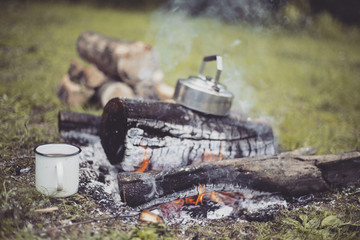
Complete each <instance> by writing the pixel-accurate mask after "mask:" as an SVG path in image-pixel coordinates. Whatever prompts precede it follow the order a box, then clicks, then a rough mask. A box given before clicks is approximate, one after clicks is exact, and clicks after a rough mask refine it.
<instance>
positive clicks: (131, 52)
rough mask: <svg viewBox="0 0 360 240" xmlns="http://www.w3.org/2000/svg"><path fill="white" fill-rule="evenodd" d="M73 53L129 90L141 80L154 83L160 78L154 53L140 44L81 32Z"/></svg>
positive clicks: (146, 46)
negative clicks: (122, 83) (122, 82)
mask: <svg viewBox="0 0 360 240" xmlns="http://www.w3.org/2000/svg"><path fill="white" fill-rule="evenodd" d="M77 51H78V53H79V55H80V57H82V58H83V59H84V60H86V61H88V62H90V63H93V64H95V65H96V66H97V68H99V69H100V70H101V71H103V72H104V73H105V74H106V75H107V76H109V77H111V78H115V79H116V78H121V80H122V81H124V82H125V83H127V84H129V85H130V86H132V87H135V86H136V85H137V84H138V83H139V82H142V81H150V82H154V83H157V82H160V81H161V80H162V78H163V74H162V71H161V70H160V64H159V60H158V57H157V55H156V53H155V51H154V50H153V48H152V47H151V46H150V45H148V44H146V43H143V42H140V41H136V42H129V41H123V40H118V39H114V38H110V37H106V36H103V35H101V34H98V33H94V32H84V33H82V34H81V35H80V36H79V38H78V40H77Z"/></svg>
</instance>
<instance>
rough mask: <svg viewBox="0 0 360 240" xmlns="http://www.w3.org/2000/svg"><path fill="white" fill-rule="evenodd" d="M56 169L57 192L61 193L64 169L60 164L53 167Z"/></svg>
mask: <svg viewBox="0 0 360 240" xmlns="http://www.w3.org/2000/svg"><path fill="white" fill-rule="evenodd" d="M55 168H56V179H57V181H56V182H57V186H56V190H57V191H62V190H63V189H64V168H63V165H62V163H61V162H58V163H57V164H56V166H55Z"/></svg>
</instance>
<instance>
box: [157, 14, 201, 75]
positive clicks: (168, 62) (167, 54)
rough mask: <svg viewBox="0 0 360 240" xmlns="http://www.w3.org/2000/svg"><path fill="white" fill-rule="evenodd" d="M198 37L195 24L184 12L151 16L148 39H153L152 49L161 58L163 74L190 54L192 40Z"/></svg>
mask: <svg viewBox="0 0 360 240" xmlns="http://www.w3.org/2000/svg"><path fill="white" fill-rule="evenodd" d="M197 36H198V33H197V31H196V25H195V22H194V21H193V20H192V19H191V18H188V17H187V16H186V14H185V13H184V12H181V11H179V12H174V11H170V12H169V13H167V14H166V13H163V12H162V11H157V12H155V13H154V14H153V17H152V22H151V25H150V37H151V38H154V40H153V41H154V42H155V45H154V48H155V50H156V51H157V52H158V54H159V55H160V57H161V62H162V69H163V71H164V72H165V73H167V72H169V71H170V70H172V69H174V68H175V67H176V66H177V65H178V64H179V63H180V62H183V61H184V60H185V59H186V57H187V56H188V55H189V54H190V53H191V50H192V44H193V41H194V39H195V38H196V37H197Z"/></svg>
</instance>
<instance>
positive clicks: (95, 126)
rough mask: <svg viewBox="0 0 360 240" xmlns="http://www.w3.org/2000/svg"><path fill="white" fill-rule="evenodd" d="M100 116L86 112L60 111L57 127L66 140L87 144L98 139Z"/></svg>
mask: <svg viewBox="0 0 360 240" xmlns="http://www.w3.org/2000/svg"><path fill="white" fill-rule="evenodd" d="M100 123H101V117H100V116H94V115H91V114H86V113H75V112H69V111H60V112H59V114H58V128H59V133H60V135H61V136H62V137H63V138H65V139H66V141H68V142H72V143H77V144H81V145H84V144H87V143H89V142H91V141H96V139H99V135H100Z"/></svg>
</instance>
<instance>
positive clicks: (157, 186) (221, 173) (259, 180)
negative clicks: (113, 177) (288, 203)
mask: <svg viewBox="0 0 360 240" xmlns="http://www.w3.org/2000/svg"><path fill="white" fill-rule="evenodd" d="M325 166H326V167H325ZM330 166H331V167H330ZM329 169H330V170H329ZM335 172H336V174H335ZM334 176H335V177H334ZM336 176H340V177H336ZM342 176H347V177H345V178H342ZM359 176H360V151H354V152H347V153H342V154H334V155H322V156H296V157H294V156H283V157H281V156H263V157H254V158H241V159H232V160H223V161H216V162H206V163H201V164H197V165H190V166H186V167H182V168H176V169H171V170H164V171H160V172H147V173H129V172H127V173H119V174H118V182H119V189H120V194H121V198H122V201H124V202H126V203H127V204H128V205H129V206H131V207H136V208H139V209H142V208H148V207H151V206H154V205H157V204H161V203H165V202H170V201H174V200H176V199H179V198H184V197H188V196H192V195H197V191H198V190H197V189H198V185H199V184H201V185H202V186H203V188H205V189H206V191H207V192H209V191H219V190H220V191H236V192H241V190H244V189H253V190H259V191H264V192H275V193H280V194H283V195H287V196H300V195H304V194H308V193H313V192H319V191H324V190H328V189H329V188H330V187H331V186H344V185H351V184H360V178H359Z"/></svg>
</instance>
